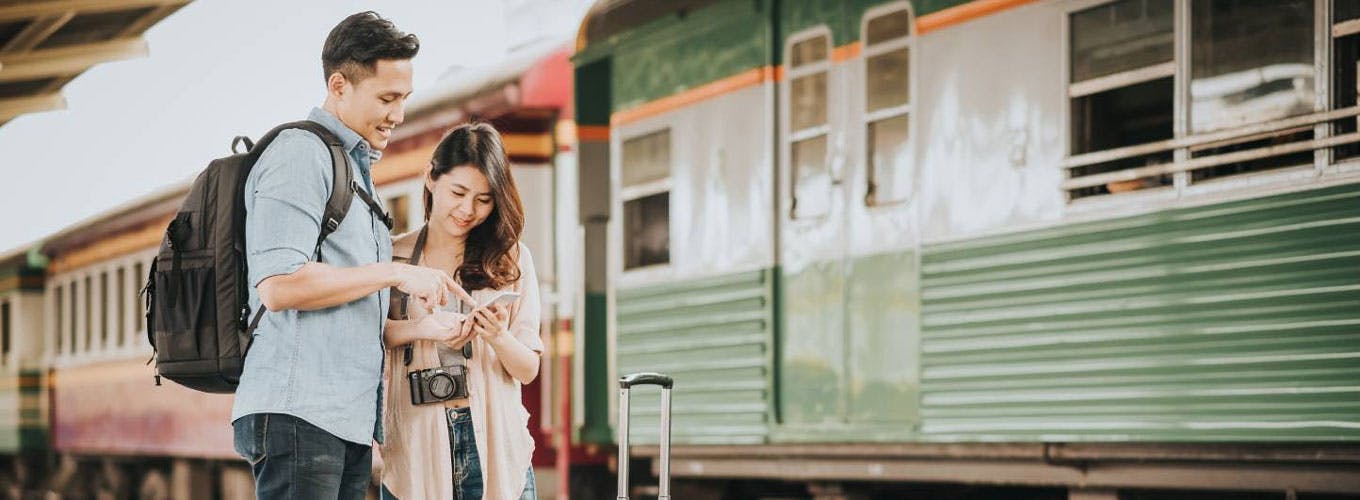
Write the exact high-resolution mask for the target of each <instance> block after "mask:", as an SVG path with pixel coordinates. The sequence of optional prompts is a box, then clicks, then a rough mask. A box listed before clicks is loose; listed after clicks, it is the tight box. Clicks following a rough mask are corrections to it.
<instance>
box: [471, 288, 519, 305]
mask: <svg viewBox="0 0 1360 500" xmlns="http://www.w3.org/2000/svg"><path fill="white" fill-rule="evenodd" d="M517 300H519V292H505V291H501V292H496V293H494V294H492V295H491V297H489V298H487V299H486V300H484V301H482V303H481V304H478V305H477V307H478V308H482V307H491V306H492V305H493V304H500V305H503V306H508V305H511V304H514V303H515V301H517Z"/></svg>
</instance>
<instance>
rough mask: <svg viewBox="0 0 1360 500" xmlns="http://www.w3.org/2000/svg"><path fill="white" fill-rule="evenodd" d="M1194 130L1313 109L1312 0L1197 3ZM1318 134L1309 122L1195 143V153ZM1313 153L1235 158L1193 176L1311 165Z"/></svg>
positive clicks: (1194, 19) (1239, 148) (1219, 152)
mask: <svg viewBox="0 0 1360 500" xmlns="http://www.w3.org/2000/svg"><path fill="white" fill-rule="evenodd" d="M1191 9H1192V11H1191V14H1190V17H1191V20H1192V21H1191V23H1192V25H1193V26H1192V27H1191V33H1190V39H1191V58H1190V59H1191V61H1190V67H1191V80H1190V101H1191V103H1190V132H1191V133H1192V134H1201V133H1206V132H1214V131H1218V130H1224V129H1231V128H1237V127H1241V126H1245V125H1252V124H1257V123H1262V122H1267V121H1273V120H1280V119H1283V118H1288V117H1291V116H1298V115H1304V114H1309V113H1311V112H1313V110H1314V101H1315V100H1316V90H1315V86H1314V82H1313V73H1314V69H1313V31H1314V30H1313V0H1284V1H1271V2H1240V1H1235V2H1223V1H1217V2H1194V3H1192V4H1191ZM1312 138H1313V127H1312V126H1310V125H1302V126H1299V127H1292V128H1286V129H1284V130H1279V131H1275V132H1272V133H1270V134H1258V135H1248V136H1246V137H1242V138H1235V139H1232V140H1229V141H1220V142H1213V143H1208V144H1204V145H1201V146H1196V147H1192V148H1191V149H1190V152H1191V155H1192V157H1194V158H1200V157H1205V156H1217V155H1223V154H1226V153H1232V152H1236V151H1243V150H1252V149H1260V148H1266V147H1270V146H1272V145H1275V144H1281V143H1286V142H1295V141H1306V140H1309V139H1312ZM1312 161H1313V152H1312V151H1302V152H1298V153H1294V154H1286V155H1278V156H1272V157H1265V158H1260V159H1256V160H1249V161H1242V162H1235V163H1229V164H1224V165H1219V166H1214V167H1209V168H1204V169H1198V170H1195V171H1194V172H1193V173H1192V176H1191V180H1192V181H1200V180H1204V179H1209V178H1214V177H1221V176H1225V175H1233V174H1239V173H1246V172H1254V171H1260V170H1266V169H1272V168H1280V167H1288V166H1295V165H1306V164H1310V163H1312Z"/></svg>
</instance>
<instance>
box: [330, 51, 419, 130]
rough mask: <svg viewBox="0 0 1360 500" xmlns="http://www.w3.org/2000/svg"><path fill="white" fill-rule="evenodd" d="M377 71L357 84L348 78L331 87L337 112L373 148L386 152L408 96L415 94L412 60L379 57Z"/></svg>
mask: <svg viewBox="0 0 1360 500" xmlns="http://www.w3.org/2000/svg"><path fill="white" fill-rule="evenodd" d="M374 66H375V68H374V71H373V74H372V75H370V76H369V77H367V78H362V79H360V80H359V81H358V82H357V83H355V82H352V81H348V80H346V81H345V82H344V85H343V87H341V88H340V89H339V93H338V95H337V94H336V91H337V89H335V87H334V86H332V88H331V93H332V97H333V98H334V99H335V110H336V115H337V116H338V117H339V118H340V121H342V122H344V123H345V125H346V126H348V127H349V128H350V129H351V130H354V131H355V132H358V133H359V135H360V136H362V137H363V138H364V140H365V141H368V145H369V146H371V147H372V148H373V149H376V150H378V151H382V150H383V149H384V148H386V147H387V141H388V139H390V138H391V137H392V129H393V127H396V126H397V124H398V123H401V121H402V119H403V118H404V117H405V112H404V108H405V106H406V98H407V97H410V96H411V61H410V60H407V59H379V60H378V61H377V62H376V63H375V64H374Z"/></svg>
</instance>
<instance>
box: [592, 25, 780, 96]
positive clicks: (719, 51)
mask: <svg viewBox="0 0 1360 500" xmlns="http://www.w3.org/2000/svg"><path fill="white" fill-rule="evenodd" d="M766 9H768V5H766V2H754V1H750V0H746V1H728V2H720V3H717V4H714V5H711V6H709V7H705V8H703V9H699V10H697V11H695V12H693V13H690V14H689V15H687V16H685V17H683V18H681V17H679V16H668V17H665V18H663V19H661V20H659V21H657V22H655V23H653V24H651V25H649V26H647V27H646V28H642V29H639V30H637V31H633V32H630V33H628V34H627V35H626V38H627V40H626V41H623V42H621V43H620V45H619V46H618V47H617V48H616V49H615V51H614V55H613V59H614V61H615V65H614V69H615V71H614V78H613V82H612V83H613V87H612V88H613V89H614V96H613V110H614V111H620V110H624V109H628V108H632V107H635V106H637V105H639V104H644V103H647V102H650V101H654V100H656V99H659V98H661V97H664V96H668V95H672V94H677V93H680V92H684V91H686V90H690V89H693V88H695V87H699V86H701V85H703V84H706V83H709V82H714V81H717V80H721V79H723V78H726V77H729V76H732V75H736V74H738V73H741V72H743V71H747V70H751V69H755V68H760V67H762V66H764V65H765V61H766V59H767V57H768V52H767V48H766V45H767V40H768V37H769V33H768V26H769V22H768V21H767V20H766V16H767V15H768V14H767V13H766Z"/></svg>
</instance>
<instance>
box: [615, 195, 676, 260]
mask: <svg viewBox="0 0 1360 500" xmlns="http://www.w3.org/2000/svg"><path fill="white" fill-rule="evenodd" d="M670 199H671V194H670V193H669V192H664V193H657V194H653V195H648V196H644V197H641V198H638V199H635V200H628V201H626V202H624V203H623V225H624V230H623V232H624V240H623V245H624V248H623V251H624V264H623V267H624V269H635V268H639V267H646V266H653V265H658V264H666V263H669V262H670V261H671V250H670V249H671V241H670V240H671V234H670V233H671V225H670Z"/></svg>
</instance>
